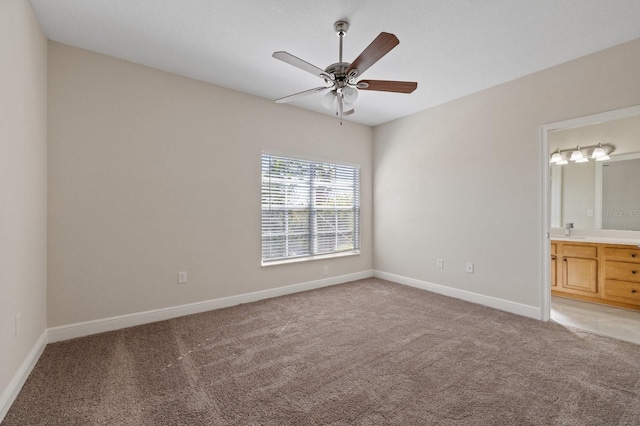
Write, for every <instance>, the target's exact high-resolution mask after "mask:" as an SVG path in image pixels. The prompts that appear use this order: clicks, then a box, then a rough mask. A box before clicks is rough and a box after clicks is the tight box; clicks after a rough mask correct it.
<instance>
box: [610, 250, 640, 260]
mask: <svg viewBox="0 0 640 426" xmlns="http://www.w3.org/2000/svg"><path fill="white" fill-rule="evenodd" d="M604 257H605V258H606V259H607V260H621V261H623V262H636V263H640V248H618V247H605V248H604Z"/></svg>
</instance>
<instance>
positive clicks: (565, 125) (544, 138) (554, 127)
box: [540, 105, 640, 321]
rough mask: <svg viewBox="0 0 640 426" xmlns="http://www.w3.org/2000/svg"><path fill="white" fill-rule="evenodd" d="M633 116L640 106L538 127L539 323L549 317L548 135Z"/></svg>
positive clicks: (549, 208)
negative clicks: (540, 272) (539, 172)
mask: <svg viewBox="0 0 640 426" xmlns="http://www.w3.org/2000/svg"><path fill="white" fill-rule="evenodd" d="M634 115H640V105H636V106H631V107H627V108H621V109H616V110H612V111H606V112H600V113H597V114H591V115H586V116H584V117H577V118H572V119H569V120H564V121H558V122H555V123H549V124H545V125H542V126H541V127H540V141H541V144H540V146H541V149H540V158H541V161H540V164H541V173H542V194H541V197H542V200H541V201H542V202H541V204H542V223H541V227H542V229H541V231H542V232H540V236H541V240H542V241H541V247H542V288H541V294H540V300H541V303H540V319H541V320H542V321H549V319H550V318H551V275H550V274H551V247H550V244H549V242H550V240H551V238H550V232H551V227H550V223H551V202H550V201H551V200H550V198H549V197H550V195H551V188H550V182H551V180H550V178H549V173H550V172H551V169H550V166H549V155H550V152H549V135H550V133H551V132H554V131H558V130H566V129H571V128H575V127H582V126H588V125H591V124H597V123H602V122H605V121H611V120H618V119H621V118H627V117H632V116H634Z"/></svg>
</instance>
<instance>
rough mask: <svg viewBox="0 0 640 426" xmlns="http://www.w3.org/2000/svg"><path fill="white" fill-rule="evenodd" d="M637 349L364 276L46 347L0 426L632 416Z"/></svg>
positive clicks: (639, 388)
mask: <svg viewBox="0 0 640 426" xmlns="http://www.w3.org/2000/svg"><path fill="white" fill-rule="evenodd" d="M639 396H640V346H637V345H633V344H631V343H626V342H621V341H617V340H614V339H609V338H606V337H601V336H596V335H593V334H589V333H586V332H580V331H577V330H568V329H565V328H563V327H562V326H560V325H558V324H555V323H542V322H539V321H535V320H531V319H527V318H523V317H519V316H516V315H511V314H508V313H505V312H501V311H497V310H493V309H490V308H486V307H483V306H479V305H474V304H471V303H467V302H463V301H460V300H456V299H451V298H447V297H444V296H440V295H436V294H432V293H428V292H425V291H421V290H417V289H414V288H410V287H406V286H402V285H398V284H394V283H390V282H387V281H382V280H379V279H373V278H372V279H367V280H361V281H356V282H353V283H348V284H343V285H338V286H333V287H329V288H324V289H320V290H315V291H310V292H306V293H299V294H295V295H290V296H284V297H279V298H275V299H270V300H265V301H260V302H256V303H251V304H246V305H240V306H236V307H232V308H227V309H222V310H218V311H212V312H207V313H203V314H198V315H192V316H188V317H182V318H176V319H173V320H169V321H163V322H158V323H154V324H148V325H143V326H139V327H133V328H129V329H124V330H119V331H114V332H109V333H103V334H99V335H94V336H89V337H85V338H81V339H75V340H71V341H66V342H59V343H55V344H51V345H48V346H47V348H46V349H45V352H44V353H43V355H42V357H41V359H40V361H39V362H38V364H37V365H36V367H35V368H34V370H33V372H32V374H31V376H30V377H29V379H28V381H27V382H26V384H25V386H24V388H23V390H22V392H21V393H20V395H19V396H18V398H17V399H16V401H15V403H14V405H13V407H12V408H11V409H10V410H9V413H8V414H7V416H6V418H5V420H4V422H3V425H6V426H10V425H102V424H109V425H307V424H313V425H319V424H330V425H386V424H390V425H391V424H394V425H581V426H583V425H638V424H639V423H640V397H639Z"/></svg>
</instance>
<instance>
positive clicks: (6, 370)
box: [0, 0, 47, 419]
mask: <svg viewBox="0 0 640 426" xmlns="http://www.w3.org/2000/svg"><path fill="white" fill-rule="evenodd" d="M46 60H47V40H46V38H45V36H44V34H43V33H42V30H41V29H40V25H39V23H38V21H37V20H36V18H35V14H34V13H33V11H32V10H31V6H30V5H29V2H27V1H26V0H25V1H23V0H3V1H0V197H1V198H0V395H1V396H2V398H0V419H1V418H2V412H1V411H2V408H3V407H2V405H1V403H4V402H5V400H4V398H5V397H6V396H7V394H6V393H5V394H3V391H8V389H7V385H8V384H9V382H10V381H11V380H12V379H13V378H14V376H15V375H16V373H17V372H18V370H19V368H20V365H21V364H22V363H23V361H25V359H26V358H27V355H28V354H29V352H30V351H31V350H32V348H34V345H35V343H36V341H37V340H38V338H39V337H41V335H42V333H43V332H44V331H45V329H46V291H47V290H46V278H47V276H46V275H47V263H46V260H47V257H46V236H47V230H46V225H47V222H46V217H47V216H46V215H47V204H46V202H47V162H46V161H47V145H46V143H47V121H46V120H47V113H46V106H47V103H46V95H47V91H46V90H47V89H46V87H47V86H46V84H47V74H46V72H47V65H46ZM17 314H21V332H20V335H19V336H18V337H15V334H14V321H15V316H16V315H17Z"/></svg>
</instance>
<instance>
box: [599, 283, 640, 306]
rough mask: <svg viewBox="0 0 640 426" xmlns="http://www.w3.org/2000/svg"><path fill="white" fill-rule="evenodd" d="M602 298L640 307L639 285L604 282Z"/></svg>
mask: <svg viewBox="0 0 640 426" xmlns="http://www.w3.org/2000/svg"><path fill="white" fill-rule="evenodd" d="M602 296H603V297H604V298H605V299H609V300H615V301H617V302H624V303H631V304H634V305H640V283H632V282H628V281H613V280H605V281H604V292H603V295H602Z"/></svg>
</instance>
